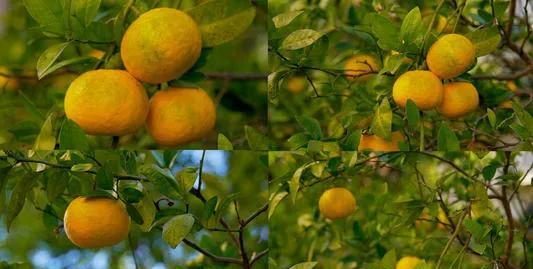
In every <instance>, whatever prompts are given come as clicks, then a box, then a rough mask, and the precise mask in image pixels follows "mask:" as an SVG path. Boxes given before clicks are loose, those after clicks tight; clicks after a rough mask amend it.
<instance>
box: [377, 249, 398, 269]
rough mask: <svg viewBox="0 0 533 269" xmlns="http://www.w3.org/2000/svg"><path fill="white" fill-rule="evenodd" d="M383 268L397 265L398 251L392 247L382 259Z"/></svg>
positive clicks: (386, 268)
mask: <svg viewBox="0 0 533 269" xmlns="http://www.w3.org/2000/svg"><path fill="white" fill-rule="evenodd" d="M380 264H381V268H382V269H394V268H395V267H396V251H395V250H394V249H392V250H391V251H389V252H387V254H385V256H383V258H382V259H381V261H380Z"/></svg>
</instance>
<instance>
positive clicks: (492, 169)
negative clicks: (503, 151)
mask: <svg viewBox="0 0 533 269" xmlns="http://www.w3.org/2000/svg"><path fill="white" fill-rule="evenodd" d="M496 169H498V167H497V166H496V165H493V164H490V165H488V166H485V167H483V170H481V174H482V175H483V178H484V179H485V181H490V180H492V178H493V177H494V175H495V174H496Z"/></svg>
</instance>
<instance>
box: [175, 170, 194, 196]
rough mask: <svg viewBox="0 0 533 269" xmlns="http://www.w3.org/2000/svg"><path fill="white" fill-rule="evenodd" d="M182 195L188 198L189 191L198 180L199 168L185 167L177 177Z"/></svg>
mask: <svg viewBox="0 0 533 269" xmlns="http://www.w3.org/2000/svg"><path fill="white" fill-rule="evenodd" d="M176 178H177V181H178V186H179V188H180V193H181V195H182V196H183V197H187V195H188V194H189V191H190V190H191V189H192V187H193V186H194V182H196V179H197V178H198V168H196V167H185V168H183V169H182V170H181V171H180V172H179V173H178V174H177V175H176Z"/></svg>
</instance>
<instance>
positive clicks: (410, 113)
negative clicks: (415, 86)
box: [405, 99, 420, 130]
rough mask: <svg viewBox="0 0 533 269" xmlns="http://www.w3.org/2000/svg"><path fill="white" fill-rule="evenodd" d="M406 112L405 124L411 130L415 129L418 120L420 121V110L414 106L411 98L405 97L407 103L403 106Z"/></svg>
mask: <svg viewBox="0 0 533 269" xmlns="http://www.w3.org/2000/svg"><path fill="white" fill-rule="evenodd" d="M405 110H406V113H407V124H408V125H409V128H410V129H411V130H416V129H417V128H418V121H420V111H419V110H418V107H416V104H415V102H413V101H412V100H411V99H407V104H406V107H405Z"/></svg>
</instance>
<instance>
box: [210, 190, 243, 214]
mask: <svg viewBox="0 0 533 269" xmlns="http://www.w3.org/2000/svg"><path fill="white" fill-rule="evenodd" d="M238 196H239V194H238V193H232V194H230V195H228V196H226V197H224V199H222V200H221V201H220V203H219V204H218V206H217V210H216V213H215V218H216V219H217V221H218V220H219V219H220V218H221V217H222V214H224V212H225V211H226V209H227V208H228V206H229V205H230V204H231V203H232V202H233V201H234V200H235V199H237V197H238Z"/></svg>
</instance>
